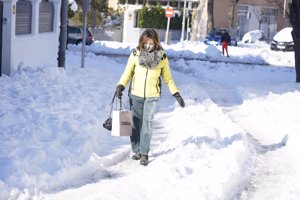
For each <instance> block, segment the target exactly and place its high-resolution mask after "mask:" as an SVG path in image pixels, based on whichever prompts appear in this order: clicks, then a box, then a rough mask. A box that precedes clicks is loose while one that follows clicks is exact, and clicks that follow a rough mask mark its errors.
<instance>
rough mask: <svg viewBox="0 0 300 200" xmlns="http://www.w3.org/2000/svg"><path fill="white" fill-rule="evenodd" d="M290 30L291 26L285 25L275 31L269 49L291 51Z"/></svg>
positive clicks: (292, 46)
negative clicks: (285, 26)
mask: <svg viewBox="0 0 300 200" xmlns="http://www.w3.org/2000/svg"><path fill="white" fill-rule="evenodd" d="M292 30H293V28H291V27H287V28H284V29H282V30H280V31H279V32H278V33H276V35H275V36H274V38H273V40H272V43H271V50H276V51H279V50H281V51H293V50H294V41H293V37H292Z"/></svg>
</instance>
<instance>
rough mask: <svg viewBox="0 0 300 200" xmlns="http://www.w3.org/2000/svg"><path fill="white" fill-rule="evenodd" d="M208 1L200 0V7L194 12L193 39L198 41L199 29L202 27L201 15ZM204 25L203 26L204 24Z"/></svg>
mask: <svg viewBox="0 0 300 200" xmlns="http://www.w3.org/2000/svg"><path fill="white" fill-rule="evenodd" d="M206 3H207V0H203V1H200V3H199V4H198V7H197V8H196V9H195V10H193V12H192V32H191V41H196V40H197V38H198V36H199V35H200V33H199V29H200V27H201V25H202V24H201V23H203V21H202V20H201V16H202V14H203V10H204V7H205V5H206ZM202 27H203V26H202Z"/></svg>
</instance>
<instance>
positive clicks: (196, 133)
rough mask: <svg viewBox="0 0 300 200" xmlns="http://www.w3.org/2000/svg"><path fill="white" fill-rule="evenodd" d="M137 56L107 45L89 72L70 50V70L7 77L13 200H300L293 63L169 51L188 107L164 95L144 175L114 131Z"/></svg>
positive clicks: (4, 104)
mask: <svg viewBox="0 0 300 200" xmlns="http://www.w3.org/2000/svg"><path fill="white" fill-rule="evenodd" d="M134 46H135V44H128V43H117V42H98V41H97V42H95V43H94V44H93V45H92V46H89V47H87V51H89V52H90V53H88V54H87V57H86V63H85V68H80V64H81V60H80V59H81V58H80V57H81V52H80V46H70V47H69V49H68V52H67V61H66V70H62V69H59V68H57V67H55V66H52V67H49V66H48V67H46V66H27V67H23V68H21V69H19V71H15V72H14V73H13V74H12V75H11V76H9V77H8V76H5V75H3V76H2V77H1V78H0V91H1V93H0V105H1V107H0V130H1V132H0V166H1V167H0V199H1V200H4V199H5V200H7V199H9V200H16V199H18V200H30V199H34V200H37V199H43V200H58V199H59V200H70V199H72V200H76V199H78V200H82V199H84V200H133V199H134V200H145V199H146V200H154V199H155V200H160V199H164V200H165V199H172V200H176V199H178V200H186V199H189V200H193V199H195V200H196V199H197V200H199V199H200V200H202V199H203V200H227V199H230V200H232V199H241V200H246V199H247V200H250V199H251V200H252V199H253V200H257V199H262V200H264V199H268V200H269V199H272V200H296V199H300V181H299V180H300V171H299V170H298V169H300V157H299V155H298V154H299V152H300V146H299V145H298V141H299V139H300V136H299V124H300V118H299V111H300V103H299V102H300V92H299V90H300V85H299V84H297V83H295V69H294V67H293V66H294V54H293V52H274V51H270V50H269V49H270V48H269V45H267V44H264V43H256V44H248V45H243V44H239V46H238V47H229V54H230V57H229V58H227V57H223V56H222V55H221V54H220V47H217V48H215V47H209V48H207V46H205V45H204V44H202V43H185V44H184V47H181V45H180V44H177V43H175V44H173V45H169V46H164V49H165V51H166V54H167V55H168V56H169V57H170V66H171V70H172V75H173V78H174V80H175V83H176V84H177V86H178V88H180V91H181V95H182V97H183V98H184V100H185V102H186V107H185V108H180V107H179V106H178V104H177V102H176V101H175V99H174V98H173V97H172V96H171V94H170V93H169V91H168V90H167V88H166V87H165V85H163V88H162V89H163V91H162V96H161V99H160V103H159V107H158V111H157V114H156V115H155V119H154V134H153V139H152V143H151V151H150V155H149V156H150V158H149V159H150V161H151V162H150V164H149V165H148V166H147V167H144V166H141V165H140V164H139V162H136V161H134V160H131V159H130V157H131V155H132V153H131V149H130V144H129V138H127V137H112V136H110V133H109V132H108V131H107V130H105V129H104V128H103V127H102V123H103V121H104V120H105V119H106V118H107V117H108V112H109V104H110V101H111V98H112V95H113V93H114V90H115V87H116V84H117V82H118V80H119V78H120V76H121V74H122V72H123V70H124V67H125V65H126V62H127V55H129V53H130V51H131V50H132V48H134ZM94 53H97V54H101V53H102V54H103V53H109V54H112V55H110V56H104V55H95V54H94ZM120 55H126V56H120ZM183 58H185V59H183ZM196 59H198V60H196ZM199 59H200V60H199ZM208 60H209V61H211V62H209V61H208ZM216 61H220V62H216ZM245 63H246V64H245ZM261 64H270V65H261ZM124 96H125V100H124V101H125V103H126V104H128V99H127V98H126V95H124Z"/></svg>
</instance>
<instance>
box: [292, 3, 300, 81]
mask: <svg viewBox="0 0 300 200" xmlns="http://www.w3.org/2000/svg"><path fill="white" fill-rule="evenodd" d="M289 19H290V23H291V25H292V27H293V31H292V36H293V40H294V52H295V69H296V82H300V56H299V55H300V2H299V0H292V4H291V7H290V17H289Z"/></svg>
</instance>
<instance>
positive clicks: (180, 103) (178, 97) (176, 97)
mask: <svg viewBox="0 0 300 200" xmlns="http://www.w3.org/2000/svg"><path fill="white" fill-rule="evenodd" d="M173 97H175V99H176V101H177V102H178V103H179V105H180V106H181V107H183V108H184V106H185V103H184V101H183V98H182V97H181V96H180V94H179V92H176V93H175V94H173Z"/></svg>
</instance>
